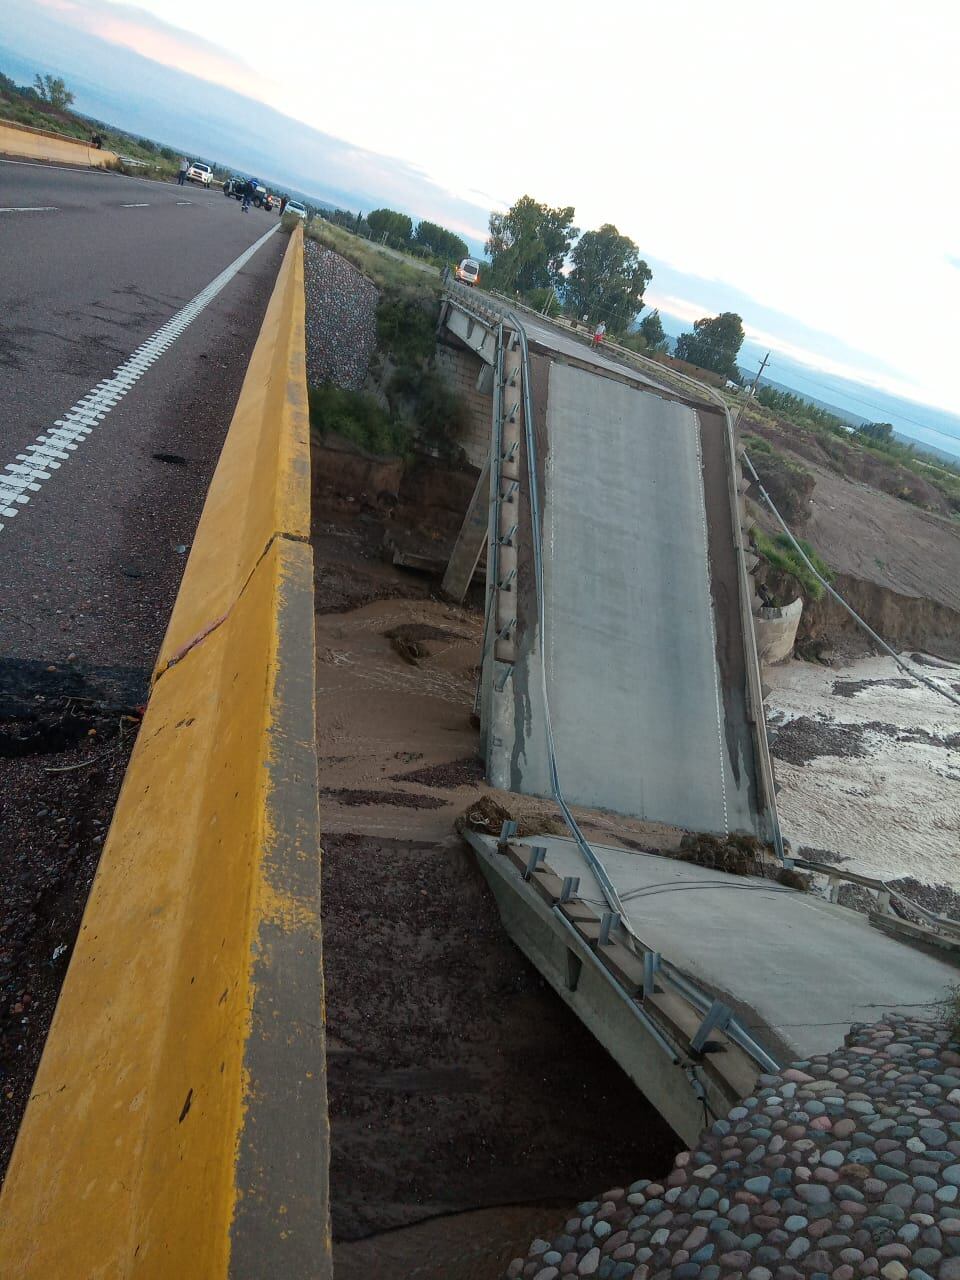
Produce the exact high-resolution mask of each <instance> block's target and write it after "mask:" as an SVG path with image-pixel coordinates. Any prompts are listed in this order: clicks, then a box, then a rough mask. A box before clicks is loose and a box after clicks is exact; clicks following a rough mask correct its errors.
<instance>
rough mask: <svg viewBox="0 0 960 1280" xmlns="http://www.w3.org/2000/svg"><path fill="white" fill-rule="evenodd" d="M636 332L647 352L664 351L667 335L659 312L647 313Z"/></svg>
mask: <svg viewBox="0 0 960 1280" xmlns="http://www.w3.org/2000/svg"><path fill="white" fill-rule="evenodd" d="M638 332H639V334H640V337H641V338H642V339H643V341H644V343H645V344H646V347H647V350H648V351H666V349H667V335H666V334H665V333H664V331H663V322H662V321H661V319H660V312H659V311H649V312H648V313H647V314H646V315H645V316H644V317H643V319H642V320H641V321H640V324H639V326H638Z"/></svg>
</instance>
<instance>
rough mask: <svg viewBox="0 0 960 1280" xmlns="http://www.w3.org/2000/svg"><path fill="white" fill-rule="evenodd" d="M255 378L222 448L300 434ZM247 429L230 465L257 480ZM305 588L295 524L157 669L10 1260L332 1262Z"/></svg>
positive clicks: (134, 1271)
mask: <svg viewBox="0 0 960 1280" xmlns="http://www.w3.org/2000/svg"><path fill="white" fill-rule="evenodd" d="M298 260H299V261H300V262H301V263H302V237H301V236H299V235H297V236H296V237H295V238H294V239H293V240H292V242H291V245H290V248H289V249H288V252H287V255H286V261H285V266H284V269H283V271H282V273H281V276H280V277H279V278H278V282H277V286H276V289H275V291H274V298H273V301H272V302H271V309H270V311H268V319H269V318H270V315H271V313H272V314H273V317H274V322H275V327H273V328H268V326H267V325H266V324H265V326H264V329H263V331H262V333H261V336H260V339H259V341H258V343H257V350H256V351H255V353H254V357H253V360H252V361H251V369H253V367H254V362H257V367H258V368H259V369H261V370H263V369H264V368H265V367H272V366H271V365H270V364H269V363H268V364H267V365H265V363H264V361H263V360H262V359H261V360H258V356H262V355H263V351H262V347H263V346H264V345H268V346H269V345H271V344H277V343H278V342H279V343H283V340H284V336H285V331H284V329H283V325H284V324H285V323H289V320H290V316H291V315H295V314H296V312H297V308H296V307H293V308H289V307H286V306H285V308H284V309H283V310H282V311H281V312H280V316H281V317H284V316H285V317H286V320H283V319H278V313H277V309H276V308H275V306H274V303H275V302H276V301H277V295H278V294H281V295H282V294H283V293H284V292H288V291H291V292H295V291H296V290H297V289H298V288H300V289H301V290H302V266H301V268H300V270H299V271H298V270H296V269H293V270H291V269H290V264H291V262H293V263H294V265H295V266H296V263H297V261H298ZM286 301H287V300H286V299H283V298H282V297H281V302H283V303H284V304H286ZM299 313H300V315H301V318H302V298H301V299H300V301H299ZM301 336H302V329H301ZM301 356H302V352H301ZM291 360H292V358H291V357H290V352H289V350H288V351H287V365H288V366H289V365H290V364H291ZM293 363H295V361H294V362H293ZM260 390H262V388H256V387H254V385H253V384H251V382H250V378H249V377H248V380H247V382H246V383H245V384H244V391H243V394H242V396H241V400H240V403H239V404H238V407H237V413H236V416H235V418H234V423H233V425H231V429H230V433H229V435H228V442H227V445H226V446H225V449H224V457H225V458H226V457H227V454H228V450H230V449H231V446H232V445H233V444H234V442H235V437H234V430H235V427H236V426H237V424H238V423H239V424H240V427H241V431H242V433H243V434H242V438H243V440H244V441H245V443H246V447H247V448H248V449H250V450H253V451H254V452H255V453H256V454H257V456H258V458H259V460H260V461H261V463H262V464H263V466H264V467H266V466H267V455H268V453H269V450H268V449H267V448H266V447H265V445H264V441H263V439H262V438H261V437H263V436H266V437H269V438H271V439H272V440H273V442H274V445H275V446H276V451H277V453H279V454H280V455H281V457H282V458H286V457H288V456H289V455H291V454H292V453H294V452H296V450H295V448H294V447H293V446H292V445H290V444H288V443H283V444H282V447H281V437H282V436H283V435H284V433H285V432H286V431H287V430H288V427H289V423H290V421H291V420H292V418H291V417H290V416H289V415H287V414H286V413H285V412H283V411H282V410H283V404H282V403H281V401H283V400H285V399H286V392H284V396H283V397H281V401H275V400H274V398H273V397H272V396H270V395H268V396H267V397H265V398H264V399H261V401H260V403H261V405H265V404H267V403H270V404H271V405H273V404H275V403H276V404H277V405H278V406H279V408H280V410H281V412H280V413H279V416H277V415H274V414H269V413H265V414H264V416H263V417H262V419H261V429H260V432H259V433H257V432H256V430H254V428H253V427H252V425H251V422H250V418H249V397H250V395H251V394H252V393H253V392H254V391H260ZM239 452H240V451H239V450H238V449H237V448H234V449H233V456H232V457H231V463H232V467H233V470H232V474H233V477H234V479H235V480H236V481H237V482H238V483H239V482H240V478H241V477H246V478H247V479H248V480H250V481H251V482H252V481H256V480H258V479H259V474H258V472H257V470H256V468H254V469H252V470H251V469H250V468H244V467H243V466H241V460H240V459H239V456H238V454H239ZM221 466H222V463H221ZM285 467H287V464H286V463H283V464H282V465H281V466H280V467H278V468H277V469H276V473H277V474H286V471H285ZM287 469H288V468H287ZM220 475H221V469H220V466H218V469H217V477H216V478H215V481H214V484H216V483H217V480H218V479H219V478H220ZM211 492H212V490H211ZM238 500H239V512H240V515H239V516H238V520H240V521H244V520H246V519H247V518H252V513H262V511H263V510H264V509H266V510H270V511H271V512H280V513H281V514H282V515H285V514H286V513H285V512H284V511H283V503H284V501H289V502H290V504H291V505H292V506H293V507H294V509H295V511H296V513H297V515H298V517H299V514H300V512H301V510H302V508H303V507H304V506H305V500H304V497H303V494H302V493H301V492H300V486H299V483H298V478H297V477H296V476H294V477H292V478H291V479H290V481H289V485H287V486H286V487H285V488H284V493H283V496H282V497H280V496H278V495H277V494H276V493H275V494H274V497H273V500H272V502H269V503H264V504H258V503H257V502H256V501H252V500H250V501H248V500H246V498H245V497H244V496H243V495H239V496H238ZM282 523H288V522H287V521H285V520H284V521H282ZM289 523H291V524H295V523H296V521H291V522H289ZM243 532H245V531H243V530H242V529H241V528H240V527H236V526H234V527H233V528H232V529H220V528H218V526H217V524H216V521H213V520H208V519H207V515H206V511H205V514H204V521H203V522H202V525H201V533H202V536H201V534H198V538H197V543H196V545H195V548H194V555H193V557H192V558H191V564H190V567H189V568H188V572H187V575H186V576H185V579H184V583H183V586H182V588H181V597H182V596H183V595H184V593H186V594H187V596H188V597H189V596H190V595H191V593H194V592H197V593H200V592H202V589H203V574H204V573H205V572H206V571H207V568H208V565H210V564H212V563H213V562H214V561H215V559H216V557H215V555H214V554H213V550H212V549H210V548H205V547H204V546H203V541H204V539H208V538H213V537H222V536H227V535H228V534H229V535H231V536H232V537H233V540H234V541H235V542H236V543H244V542H245V539H244V537H243V536H242V534H243ZM254 542H255V538H254V537H253V536H251V537H250V538H249V539H248V540H246V543H247V545H250V546H252V545H254ZM198 553H199V554H198ZM234 560H235V563H236V562H238V561H239V558H234ZM312 600H313V557H312V551H311V549H310V547H309V545H308V544H307V543H305V542H302V541H300V540H299V539H297V538H288V537H286V536H281V537H273V538H269V539H268V541H267V544H266V547H265V548H264V549H262V552H261V554H260V555H258V556H257V557H256V560H255V563H254V564H253V565H252V566H251V567H250V572H249V574H248V575H247V576H246V577H245V579H244V581H243V583H242V589H241V590H240V591H239V593H238V594H237V596H236V597H235V598H234V599H233V600H230V601H229V602H226V601H225V600H224V598H223V595H222V592H221V593H220V594H219V596H218V601H219V603H218V605H217V606H215V607H222V606H223V605H224V604H227V607H226V608H225V609H223V612H224V613H225V620H224V621H223V622H222V624H221V625H220V626H219V627H217V628H216V629H215V630H213V631H212V632H210V633H209V634H208V635H207V636H206V637H205V639H203V641H202V642H200V643H198V644H197V645H196V646H194V647H193V648H192V649H191V650H190V652H189V653H188V654H187V655H186V656H185V657H184V658H183V660H182V661H180V662H178V663H177V664H176V665H174V666H172V667H170V668H169V669H168V670H166V671H165V672H164V673H163V674H162V675H161V676H160V677H159V678H158V679H157V680H156V681H155V684H154V688H153V691H152V693H151V697H150V702H149V705H148V708H147V712H146V715H145V717H144V722H143V725H142V728H141V730H140V734H139V736H138V739H137V743H136V746H135V748H134V751H133V754H132V756H131V760H130V764H129V767H128V769H127V774H126V777H125V780H124V784H123V789H122V791H121V794H120V798H119V801H118V804H117V808H116V811H115V814H114V817H113V822H112V824H111V828H110V833H109V836H108V839H107V842H106V846H105V848H104V852H103V856H102V858H101V862H100V867H99V869H98V872H97V876H96V879H95V881H94V885H93V890H92V892H91V896H90V900H89V903H88V905H87V909H86V912H85V914H84V919H83V924H82V926H81V930H80V935H79V938H78V940H77V944H76V948H75V951H74V954H73V958H72V960H71V964H70V968H69V971H68V973H67V978H66V981H65V983H64V987H63V991H62V993H61V998H60V1001H59V1004H58V1006H57V1010H56V1014H55V1016H54V1021H53V1026H52V1028H51V1032H50V1036H49V1038H48V1041H47V1045H46V1049H45V1051H44V1055H43V1058H42V1060H41V1063H40V1068H39V1071H38V1074H37V1079H36V1083H35V1087H34V1092H33V1094H32V1097H31V1100H30V1103H29V1106H28V1108H27V1113H26V1116H25V1119H24V1123H23V1125H22V1127H21V1132H20V1135H19V1137H18V1140H17V1144H16V1147H15V1150H14V1155H13V1159H12V1162H11V1165H10V1170H9V1173H8V1176H7V1181H6V1185H5V1187H4V1191H3V1195H2V1197H0V1274H2V1275H3V1276H4V1277H29V1278H30V1280H50V1278H52V1277H56V1278H57V1280H90V1278H92V1277H120V1276H124V1277H125V1276H137V1277H141V1276H143V1277H157V1278H158V1280H159V1278H161V1277H162V1278H163V1280H169V1278H172V1277H176V1278H177V1280H182V1278H190V1277H197V1278H198V1280H200V1278H203V1280H207V1278H208V1277H218V1278H219V1277H227V1276H237V1277H245V1276H251V1277H255V1276H260V1275H262V1276H267V1275H273V1274H276V1275H280V1274H283V1275H284V1276H285V1277H290V1278H291V1280H292V1278H293V1277H299V1276H301V1275H303V1276H306V1275H310V1276H327V1275H329V1274H330V1270H329V1228H328V1220H327V1216H326V1141H325V1139H326V1101H325V1075H324V1050H323V991H322V970H321V966H320V924H319V870H320V869H319V844H318V839H319V837H318V830H319V817H318V813H317V794H316V755H315V746H314V741H313V724H314V720H313V717H314V703H313V687H314V686H313V620H312ZM202 602H203V601H202V596H198V606H199V604H201V603H202ZM188 603H189V607H190V608H191V609H192V608H193V607H194V604H193V602H192V601H189V602H188ZM177 608H178V609H179V608H180V602H179V601H178V606H177ZM324 1242H327V1247H325V1245H324ZM268 1259H270V1260H272V1261H270V1262H268Z"/></svg>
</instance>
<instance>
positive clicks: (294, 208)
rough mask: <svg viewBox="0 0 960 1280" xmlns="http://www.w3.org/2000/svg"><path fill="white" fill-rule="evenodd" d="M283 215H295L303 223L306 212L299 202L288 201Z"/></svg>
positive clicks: (305, 218)
mask: <svg viewBox="0 0 960 1280" xmlns="http://www.w3.org/2000/svg"><path fill="white" fill-rule="evenodd" d="M283 212H284V213H295V214H296V215H297V217H298V218H302V219H303V220H304V222H306V220H307V210H306V208H305V206H304V205H302V204H301V203H300V201H299V200H288V201H287V207H286V208H285V209H284V211H283Z"/></svg>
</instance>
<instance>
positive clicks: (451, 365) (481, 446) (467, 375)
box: [436, 342, 493, 467]
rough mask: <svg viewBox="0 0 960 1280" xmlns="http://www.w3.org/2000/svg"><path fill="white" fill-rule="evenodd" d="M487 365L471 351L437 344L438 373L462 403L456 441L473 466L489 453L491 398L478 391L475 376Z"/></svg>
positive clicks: (476, 465) (483, 459)
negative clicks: (460, 428)
mask: <svg viewBox="0 0 960 1280" xmlns="http://www.w3.org/2000/svg"><path fill="white" fill-rule="evenodd" d="M488 367H489V366H487V365H486V364H485V363H484V362H483V361H482V360H481V359H480V357H479V356H475V355H474V354H473V352H472V351H466V350H465V349H463V348H460V347H452V346H448V345H447V344H446V343H443V342H438V343H437V353H436V368H437V372H438V373H439V374H440V376H441V377H442V378H443V380H444V381H445V382H446V383H447V385H448V386H449V387H450V389H451V390H452V391H455V392H456V394H457V396H458V397H459V398H460V400H461V401H462V403H463V406H464V409H465V410H466V424H467V425H466V428H465V430H464V432H463V434H462V435H460V437H459V438H458V440H457V443H458V444H459V445H461V446H462V447H463V451H464V453H465V454H466V455H467V458H468V459H469V460H470V462H471V463H472V464H473V465H474V466H475V467H482V466H483V464H484V462H485V461H486V457H487V454H488V453H489V452H490V430H491V418H492V416H493V398H492V396H491V394H490V393H487V394H484V392H482V391H478V390H477V379H478V378H479V377H480V375H481V374H482V373H483V371H484V370H485V369H487V368H488Z"/></svg>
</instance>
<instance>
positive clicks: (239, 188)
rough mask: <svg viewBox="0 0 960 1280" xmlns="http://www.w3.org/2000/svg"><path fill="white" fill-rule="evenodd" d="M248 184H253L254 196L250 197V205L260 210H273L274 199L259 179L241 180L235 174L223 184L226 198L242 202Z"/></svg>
mask: <svg viewBox="0 0 960 1280" xmlns="http://www.w3.org/2000/svg"><path fill="white" fill-rule="evenodd" d="M248 182H252V183H253V194H252V195H251V197H250V203H251V204H255V205H256V206H257V208H258V209H267V210H270V209H272V208H273V206H274V203H275V201H274V198H273V196H272V195H271V194H270V192H269V191H268V190H267V188H266V187H265V186H264V185H263V183H262V182H260V181H259V179H257V178H249V179H248V178H241V177H240V175H239V174H234V176H233V177H232V178H228V179H227V180H226V182H225V183H224V184H223V194H224V195H225V196H233V198H234V200H242V199H243V192H244V188H245V187H246V185H247V183H248Z"/></svg>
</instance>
